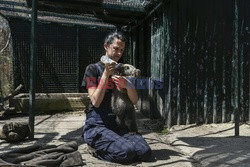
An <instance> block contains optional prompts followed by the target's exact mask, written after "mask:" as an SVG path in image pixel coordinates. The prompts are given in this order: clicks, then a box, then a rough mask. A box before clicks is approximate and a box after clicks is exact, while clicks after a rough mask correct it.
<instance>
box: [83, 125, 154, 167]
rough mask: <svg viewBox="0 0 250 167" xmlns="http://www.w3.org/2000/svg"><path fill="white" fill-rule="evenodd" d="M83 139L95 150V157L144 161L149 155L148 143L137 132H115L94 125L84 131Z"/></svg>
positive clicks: (126, 161)
mask: <svg viewBox="0 0 250 167" xmlns="http://www.w3.org/2000/svg"><path fill="white" fill-rule="evenodd" d="M84 140H85V142H86V143H87V144H88V145H89V146H91V147H92V148H94V149H95V150H96V151H95V153H94V156H95V157H97V158H99V159H102V160H106V161H110V162H117V163H129V162H132V161H135V160H136V161H146V160H148V159H149V158H150V156H151V149H150V147H149V145H148V143H147V142H146V141H145V140H144V139H143V137H142V136H141V135H139V134H130V133H115V132H114V131H112V130H110V129H108V128H106V127H102V126H101V127H100V126H95V127H92V128H90V129H88V130H86V131H85V132H84Z"/></svg>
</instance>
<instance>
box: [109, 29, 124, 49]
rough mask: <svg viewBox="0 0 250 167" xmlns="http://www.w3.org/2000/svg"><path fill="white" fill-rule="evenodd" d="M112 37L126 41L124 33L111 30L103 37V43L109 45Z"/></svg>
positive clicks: (112, 39)
mask: <svg viewBox="0 0 250 167" xmlns="http://www.w3.org/2000/svg"><path fill="white" fill-rule="evenodd" d="M114 39H119V40H121V41H122V42H126V41H127V39H126V37H125V35H124V34H123V33H122V32H119V31H115V32H111V33H109V34H108V35H107V36H106V38H105V41H104V44H106V45H108V46H109V45H111V44H112V43H113V41H114Z"/></svg>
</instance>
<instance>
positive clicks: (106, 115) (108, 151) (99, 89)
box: [82, 32, 151, 163]
mask: <svg viewBox="0 0 250 167" xmlns="http://www.w3.org/2000/svg"><path fill="white" fill-rule="evenodd" d="M125 42H126V38H125V36H124V35H123V34H122V33H120V32H112V33H110V34H109V35H108V36H107V37H106V38H105V42H104V49H105V51H106V54H105V56H107V57H108V58H110V59H112V60H113V61H115V62H118V61H119V60H120V58H121V57H122V54H123V52H124V49H125ZM115 62H113V63H107V64H106V65H105V64H104V63H102V62H101V61H100V62H98V63H96V64H90V65H88V66H87V68H86V70H85V74H84V77H83V82H82V86H83V88H85V89H87V91H88V94H89V97H90V104H89V106H88V110H87V119H86V121H85V125H84V128H83V138H84V140H85V142H86V143H87V144H88V146H90V147H91V148H93V149H94V150H95V152H94V153H93V155H94V156H95V157H97V158H99V159H102V160H107V161H111V162H117V163H128V162H132V161H146V160H148V159H149V157H150V156H151V149H150V147H149V145H148V144H147V142H146V141H145V140H144V139H143V137H142V136H141V135H140V134H130V133H128V131H124V130H123V131H121V130H119V129H118V128H117V124H116V122H115V118H116V116H115V115H114V114H113V112H112V109H111V94H112V89H108V86H107V85H108V84H109V81H110V76H111V75H112V74H113V72H114V70H115V68H116V63H115ZM112 80H113V81H114V83H115V84H116V85H117V86H119V87H120V88H125V89H126V88H129V89H127V94H128V97H129V99H130V100H131V102H132V103H133V104H136V103H137V101H138V95H137V92H136V90H135V89H134V86H133V85H132V83H131V82H130V81H129V80H127V79H126V78H124V77H122V76H112ZM121 80H123V82H120V81H121Z"/></svg>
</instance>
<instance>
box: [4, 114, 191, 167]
mask: <svg viewBox="0 0 250 167" xmlns="http://www.w3.org/2000/svg"><path fill="white" fill-rule="evenodd" d="M84 120H85V114H84V113H83V112H73V113H63V114H54V115H38V116H36V117H35V139H34V140H33V141H29V140H28V139H27V140H25V141H23V142H20V143H15V144H10V143H7V142H5V141H3V140H0V152H1V153H4V152H7V151H10V150H13V149H16V148H22V147H26V146H30V145H33V144H44V145H46V144H56V145H59V144H63V143H65V142H69V141H76V142H77V143H78V145H79V148H78V151H80V153H81V154H82V158H83V159H84V162H85V163H86V166H91V167H92V166H96V167H102V166H138V167H140V166H143V167H144V166H176V167H177V166H178V167H188V166H192V162H193V160H192V159H190V158H189V157H188V156H187V155H185V154H183V153H181V152H180V151H178V150H177V149H175V148H174V147H173V146H170V145H169V144H166V142H164V141H163V140H162V139H161V135H159V134H157V133H155V132H150V131H149V130H146V129H145V128H143V127H142V124H141V123H142V122H143V121H144V120H147V119H139V121H138V122H139V123H138V124H139V129H140V132H141V133H142V134H143V136H144V137H145V138H146V140H147V142H148V143H149V144H150V146H151V148H152V150H153V157H154V158H152V162H139V163H134V164H128V165H121V164H116V163H110V162H105V161H101V160H98V159H96V158H94V157H92V156H91V155H90V154H89V153H88V151H87V146H86V144H85V143H84V141H83V140H82V138H81V132H82V126H83V123H84ZM11 121H28V116H22V117H14V118H10V119H7V120H1V121H0V126H2V125H3V124H4V123H5V122H11Z"/></svg>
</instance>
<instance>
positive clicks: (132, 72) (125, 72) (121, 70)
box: [114, 63, 141, 78]
mask: <svg viewBox="0 0 250 167" xmlns="http://www.w3.org/2000/svg"><path fill="white" fill-rule="evenodd" d="M114 74H115V75H121V76H129V77H135V78H138V77H140V75H141V71H140V70H139V69H137V68H135V67H134V66H132V65H130V64H121V63H120V65H119V67H118V69H117V70H115V72H114Z"/></svg>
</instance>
